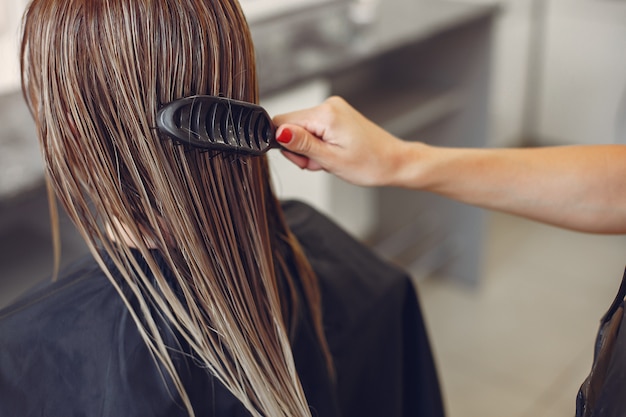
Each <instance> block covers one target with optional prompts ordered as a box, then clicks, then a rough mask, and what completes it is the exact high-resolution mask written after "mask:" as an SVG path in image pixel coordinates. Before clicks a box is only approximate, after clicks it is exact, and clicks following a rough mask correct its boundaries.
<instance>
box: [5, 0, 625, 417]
mask: <svg viewBox="0 0 626 417" xmlns="http://www.w3.org/2000/svg"><path fill="white" fill-rule="evenodd" d="M241 2H242V6H243V7H244V10H245V13H246V15H247V17H248V20H249V22H250V25H251V28H252V32H253V37H254V40H255V46H256V50H257V64H258V71H259V79H260V89H261V98H262V104H263V105H264V106H265V107H266V108H267V110H268V111H269V113H270V114H277V113H281V112H286V111H291V110H295V109H298V108H303V107H308V106H312V105H315V104H318V103H319V102H321V101H322V100H323V99H324V98H326V97H328V96H329V95H331V94H340V95H342V96H344V97H345V98H347V99H348V100H349V101H350V102H351V103H352V104H353V105H354V106H355V107H357V108H358V109H359V110H360V111H362V112H363V113H364V114H366V115H367V116H368V117H371V118H372V119H374V120H375V121H376V122H378V123H380V124H381V125H382V126H384V127H385V128H386V129H388V130H390V131H391V132H393V133H394V134H396V135H398V136H399V137H402V138H403V139H406V140H420V141H425V142H428V143H432V144H437V145H442V146H467V147H487V146H488V147H510V146H544V145H564V144H597V143H626V99H625V96H624V94H625V91H626V54H625V53H624V51H626V2H625V1H620V0H502V1H500V2H493V1H482V0H472V1H470V0H466V1H447V0H384V1H382V0H241ZM26 3H27V1H26V0H3V1H2V2H0V57H1V58H2V62H3V65H2V66H0V127H1V128H0V306H3V305H6V304H8V303H9V302H10V301H11V300H12V299H14V298H15V297H16V296H17V295H18V294H19V293H20V292H22V291H24V290H25V289H26V288H28V287H30V286H31V285H32V284H33V283H34V282H36V281H38V280H41V279H44V278H45V277H46V276H47V275H48V274H49V273H50V271H51V269H52V254H51V240H50V231H49V226H48V223H49V221H48V218H49V216H48V211H47V197H46V193H45V189H44V186H43V182H42V176H43V168H42V166H41V160H40V154H39V150H38V148H37V141H36V138H35V132H34V127H33V125H32V122H31V120H30V117H29V115H28V111H27V110H26V108H25V106H24V103H23V100H22V98H21V94H20V92H19V70H18V49H19V47H18V33H19V22H20V16H21V14H22V12H23V10H24V7H25V5H26ZM270 158H271V161H270V162H271V165H272V168H273V171H274V182H275V187H276V190H277V192H278V193H279V195H281V196H282V197H283V198H298V199H303V200H305V201H308V202H309V203H311V204H312V205H314V206H316V207H317V208H318V209H320V210H322V211H323V212H325V213H326V214H328V215H329V216H331V217H332V218H333V219H335V220H336V221H337V222H339V223H340V224H341V225H342V226H343V227H345V228H346V229H347V230H348V231H349V232H350V233H352V234H353V235H354V236H355V237H357V238H358V239H360V240H362V241H364V242H366V243H367V244H368V245H371V246H372V247H373V248H374V249H375V250H376V251H377V252H378V253H380V255H381V256H384V257H386V258H388V259H390V260H391V261H392V262H395V263H397V264H399V265H401V266H403V267H404V268H406V269H407V270H409V271H410V272H411V274H412V275H413V276H414V277H415V281H416V283H417V286H418V290H419V292H420V297H421V300H422V303H423V307H424V310H425V315H426V318H427V321H428V325H429V329H430V333H431V336H432V343H433V345H434V348H435V353H436V357H437V361H438V363H439V367H440V371H441V380H442V385H443V389H444V395H445V400H446V405H447V408H448V412H449V413H448V414H449V416H450V417H461V416H463V417H472V416H480V417H490V416H493V417H496V416H498V417H499V416H502V415H506V416H511V417H526V416H528V417H530V416H533V417H542V416H546V417H547V416H557V417H558V416H563V417H565V416H572V415H573V414H574V404H575V401H574V399H575V395H576V391H577V389H578V387H579V386H580V384H581V382H582V380H583V379H584V377H585V376H586V374H587V373H588V372H589V368H590V365H591V359H592V347H593V341H594V338H595V332H596V329H597V325H598V321H599V319H600V317H601V316H602V314H603V313H604V311H605V310H606V309H607V308H608V306H609V304H610V302H611V301H612V298H613V296H614V294H615V292H616V291H617V288H618V285H619V279H620V277H621V273H622V272H623V269H624V265H625V263H626V237H624V236H591V235H585V234H580V233H573V232H567V231H563V230H558V229H555V228H552V227H548V226H545V225H540V224H536V223H531V222H528V221H525V220H521V219H517V218H514V217H510V216H507V215H502V214H495V213H489V212H485V211H482V210H478V209H474V208H470V207H467V206H464V205H461V204H456V203H452V202H449V201H445V200H443V199H440V198H437V197H435V196H429V195H425V194H423V193H418V192H407V191H403V190H395V189H384V188H383V189H376V190H372V189H363V188H360V187H354V186H351V185H348V184H345V183H343V182H341V181H340V180H337V179H335V178H333V177H331V176H329V175H325V174H323V173H314V174H312V173H307V172H301V171H300V170H298V169H296V168H294V167H292V166H290V165H289V164H288V163H286V162H285V161H284V160H283V159H282V158H281V157H280V155H279V154H278V153H275V154H272V155H270ZM625 163H626V161H625ZM61 222H62V223H61V224H62V232H63V233H62V234H63V263H68V262H71V261H72V260H73V259H75V258H76V257H78V256H80V255H81V254H83V253H85V248H84V246H83V244H82V243H81V240H80V238H79V237H78V236H76V233H75V232H74V230H73V228H72V226H71V225H70V224H69V222H68V221H67V219H65V218H62V220H61Z"/></svg>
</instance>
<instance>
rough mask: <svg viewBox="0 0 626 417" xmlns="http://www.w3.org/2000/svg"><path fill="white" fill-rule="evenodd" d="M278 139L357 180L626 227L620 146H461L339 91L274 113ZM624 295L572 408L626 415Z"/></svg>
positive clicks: (617, 230)
mask: <svg viewBox="0 0 626 417" xmlns="http://www.w3.org/2000/svg"><path fill="white" fill-rule="evenodd" d="M274 123H275V124H276V125H278V126H279V127H278V129H277V139H278V141H279V142H280V143H281V145H282V146H283V148H284V150H283V154H284V155H285V157H287V158H288V159H289V160H291V161H292V162H293V163H295V164H296V165H297V166H299V167H300V168H302V169H309V170H313V171H315V170H326V171H328V172H330V173H333V174H335V175H337V176H338V177H340V178H342V179H344V180H346V181H348V182H351V183H353V184H357V185H363V186H395V187H404V188H408V189H415V190H423V191H430V192H433V193H437V194H440V195H442V196H445V197H448V198H451V199H454V200H458V201H461V202H464V203H468V204H472V205H475V206H478V207H483V208H486V209H491V210H498V211H502V212H506V213H510V214H514V215H517V216H521V217H525V218H527V219H531V220H535V221H540V222H543V223H547V224H550V225H553V226H558V227H562V228H566V229H571V230H576V231H582V232H589V233H606V234H622V233H626V146H625V145H617V144H613V145H586V146H584V145H580V146H557V147H538V148H504V149H462V148H445V147H437V146H431V145H428V144H425V143H421V142H408V141H403V140H401V139H399V138H397V137H394V136H393V135H391V134H390V133H389V132H386V131H385V130H384V129H382V128H381V127H380V126H377V125H376V124H375V123H373V122H372V121H370V120H368V119H367V118H366V117H364V116H363V115H362V114H360V113H359V112H358V111H357V110H355V109H354V108H352V107H351V106H350V104H348V103H347V102H346V101H345V100H344V99H342V98H341V97H330V98H329V99H327V100H326V101H325V102H323V103H322V104H320V105H319V106H316V107H314V108H311V109H306V110H300V111H294V112H292V113H288V114H283V115H277V116H275V117H274ZM625 296H626V274H625V275H624V278H623V279H622V286H621V288H620V290H619V292H618V294H617V296H616V298H615V300H614V302H613V304H612V305H611V307H610V308H609V311H608V312H607V314H606V315H605V316H604V317H603V319H602V321H601V326H600V331H599V332H598V339H597V343H596V346H597V348H596V354H595V358H594V359H595V360H594V365H593V367H592V370H591V373H590V375H589V377H588V378H587V380H586V381H585V382H584V383H583V385H582V387H581V389H580V391H579V394H578V397H577V412H576V415H577V417H582V416H585V417H587V416H594V417H600V416H615V417H618V416H624V415H626V396H625V395H624V392H625V391H626V328H624V327H621V325H622V323H626V321H624V320H623V318H624V317H623V314H624V297H625Z"/></svg>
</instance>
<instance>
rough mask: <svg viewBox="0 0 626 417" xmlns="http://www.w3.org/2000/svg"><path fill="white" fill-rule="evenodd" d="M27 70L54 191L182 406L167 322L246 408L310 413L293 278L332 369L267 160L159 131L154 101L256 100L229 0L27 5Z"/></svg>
mask: <svg viewBox="0 0 626 417" xmlns="http://www.w3.org/2000/svg"><path fill="white" fill-rule="evenodd" d="M21 64H22V86H23V91H24V96H25V98H26V100H27V102H28V104H29V106H30V109H31V112H32V114H33V117H34V119H35V122H36V124H37V127H38V134H39V138H40V142H41V146H42V151H43V157H44V161H45V164H46V171H47V177H48V181H49V184H50V187H51V188H52V189H53V190H54V194H55V196H56V198H58V199H59V201H60V202H61V204H62V205H63V207H64V208H65V210H66V211H67V212H68V214H69V216H70V218H71V219H72V220H73V222H74V223H75V224H76V226H77V227H78V229H79V231H80V232H81V234H82V235H83V237H84V238H85V240H86V242H87V244H88V246H89V248H90V250H91V252H92V253H93V255H94V257H95V258H96V260H97V261H98V262H99V264H100V266H101V267H102V268H103V269H104V270H105V271H106V273H107V274H108V276H109V278H110V280H111V282H112V283H113V285H114V286H116V288H117V290H118V292H119V294H120V296H121V297H122V299H123V300H124V302H125V303H126V304H127V306H128V309H129V311H130V312H131V314H132V315H133V318H134V320H135V322H136V324H137V326H138V329H139V331H140V333H141V335H142V337H143V339H144V341H145V342H146V344H147V345H148V347H149V348H150V350H151V352H152V353H153V355H154V356H155V358H156V359H158V361H159V363H160V364H161V365H162V366H163V368H164V369H165V372H166V373H167V376H168V377H169V378H171V380H172V382H173V384H174V386H175V388H176V390H177V392H178V393H179V395H180V397H181V401H182V402H183V405H184V406H185V407H186V408H187V410H188V412H189V414H190V415H194V411H193V407H192V405H191V403H190V401H189V398H188V397H187V395H186V393H185V389H184V386H183V384H182V382H181V380H180V378H179V376H178V374H177V370H176V367H175V364H174V362H173V361H172V356H171V349H172V347H171V346H168V345H167V344H166V342H165V340H164V335H163V330H162V329H160V327H159V326H160V325H161V323H162V321H161V320H160V319H161V318H163V319H165V322H166V323H169V325H171V326H172V329H171V330H172V331H175V332H176V333H178V334H180V336H181V338H182V339H184V341H185V342H186V343H188V344H189V346H190V347H191V349H192V351H193V353H194V354H195V355H197V356H198V358H199V360H200V361H201V363H202V364H203V366H205V367H207V368H208V370H209V371H210V372H211V373H212V374H213V375H214V376H215V377H216V378H218V379H219V380H220V381H221V382H222V383H223V384H224V385H225V386H226V387H227V388H228V389H229V390H230V391H231V392H232V393H233V394H234V395H235V396H236V397H237V398H238V399H239V400H240V401H241V402H242V403H243V404H244V405H245V406H246V408H247V409H248V410H249V411H250V412H251V414H252V415H254V416H270V415H271V416H310V415H311V413H310V410H309V409H308V405H307V401H306V398H305V395H304V392H303V389H302V386H301V384H300V381H299V378H298V374H297V371H296V368H295V364H294V362H293V356H292V353H291V346H290V340H289V333H290V331H289V329H292V328H293V327H294V326H295V323H296V321H297V319H298V308H297V305H296V303H297V300H298V298H299V297H298V296H297V294H298V290H297V288H298V284H296V282H295V280H296V275H297V278H298V280H299V282H301V284H300V285H301V287H302V288H303V291H302V292H303V295H304V297H303V299H304V302H305V303H304V304H305V306H306V308H307V309H308V310H309V312H310V313H311V316H312V317H313V322H314V326H315V329H316V332H317V336H318V339H319V341H320V344H321V346H322V347H323V350H324V352H325V354H326V358H327V363H328V366H329V369H332V361H331V359H330V354H329V352H328V348H327V346H326V342H325V338H324V334H323V331H322V322H321V312H320V295H319V289H318V286H317V279H316V277H315V274H314V273H313V270H312V269H311V267H310V265H309V264H308V262H307V260H306V258H305V257H304V255H303V253H302V250H301V248H300V246H299V244H298V242H297V241H296V239H295V238H294V236H293V235H292V234H291V232H290V231H289V229H288V227H287V226H286V223H285V221H284V219H283V218H282V214H281V209H280V206H279V204H278V202H277V200H276V198H275V197H274V195H273V193H272V190H271V187H270V185H269V184H270V182H269V170H268V167H267V161H266V160H265V158H262V157H240V156H235V157H229V156H223V155H219V154H215V153H210V152H198V151H193V150H190V149H187V148H185V147H182V146H179V145H175V144H173V143H172V142H171V141H164V140H162V138H161V137H160V136H159V134H158V132H157V131H156V130H155V128H154V126H155V125H156V122H155V118H156V113H157V111H158V108H159V106H160V105H162V104H163V103H167V102H169V101H171V100H174V99H176V98H180V97H183V96H187V95H192V94H212V95H222V96H226V97H231V98H234V99H238V100H245V101H250V102H258V92H257V81H256V72H255V63H254V51H253V49H252V41H251V39H250V34H249V31H248V29H247V23H246V21H245V17H244V15H243V13H242V12H241V10H240V7H239V5H238V3H237V2H236V1H234V0H223V1H211V2H209V1H203V0H132V1H130V0H33V1H32V2H31V4H30V6H29V7H28V9H27V11H26V13H25V16H24V22H23V41H22V50H21ZM128 236H131V237H132V245H129V244H125V243H124V242H127V241H128ZM155 250H156V251H155ZM136 252H139V253H140V254H141V257H142V258H143V259H144V260H145V262H146V263H147V265H148V269H149V273H147V272H145V271H143V270H142V268H141V265H139V263H138V261H137V259H136V256H135V253H136ZM155 253H158V254H159V256H162V258H163V260H164V261H165V263H166V265H167V266H168V269H169V270H171V271H172V274H173V276H174V278H175V287H174V288H173V287H172V284H171V283H170V282H168V280H167V279H166V277H165V276H164V273H163V271H162V270H161V267H160V265H159V260H158V259H157V257H156V254H155ZM104 254H106V256H107V257H108V258H110V259H111V261H112V263H113V265H114V269H115V270H111V268H109V267H108V266H107V263H106V262H105V260H104ZM290 260H291V261H292V262H293V263H294V264H295V271H291V270H290V268H289V266H288V265H289V262H290ZM116 274H119V275H120V276H121V277H122V278H123V283H120V282H118V280H117V279H116ZM122 286H123V287H124V288H122ZM125 288H127V289H128V290H129V291H130V295H129V293H128V291H125Z"/></svg>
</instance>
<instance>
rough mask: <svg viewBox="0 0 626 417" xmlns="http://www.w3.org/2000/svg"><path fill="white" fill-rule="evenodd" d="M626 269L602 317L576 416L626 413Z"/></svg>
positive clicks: (620, 415)
mask: <svg viewBox="0 0 626 417" xmlns="http://www.w3.org/2000/svg"><path fill="white" fill-rule="evenodd" d="M625 296H626V272H624V276H623V278H622V283H621V285H620V289H619V291H618V293H617V296H616V297H615V300H614V301H613V303H612V304H611V306H610V307H609V310H608V311H607V313H606V314H605V315H604V317H603V318H602V320H601V321H600V328H599V330H598V335H597V337H596V345H595V350H594V360H593V365H592V368H591V372H590V373H589V376H588V377H587V378H586V379H585V381H584V382H583V384H582V386H581V388H580V390H579V391H578V396H577V398H576V417H623V416H625V415H626V320H625V319H626V317H625V316H624V314H625V308H624V297H625Z"/></svg>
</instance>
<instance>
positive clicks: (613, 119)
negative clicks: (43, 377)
mask: <svg viewBox="0 0 626 417" xmlns="http://www.w3.org/2000/svg"><path fill="white" fill-rule="evenodd" d="M546 46H547V50H546V52H547V54H546V66H545V68H544V74H545V84H544V86H543V89H542V101H541V103H542V112H541V113H542V118H541V123H540V132H541V134H542V136H543V137H545V138H546V140H547V141H549V142H555V143H614V142H618V143H626V137H625V136H626V132H624V131H621V132H620V134H619V137H618V132H617V129H616V126H617V125H618V122H619V120H624V119H626V114H624V113H623V112H622V114H618V108H619V103H620V100H621V99H623V97H624V94H626V2H624V1H617V0H613V1H610V0H595V1H591V0H551V3H550V13H549V20H548V33H547V43H546ZM624 111H626V109H624Z"/></svg>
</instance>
